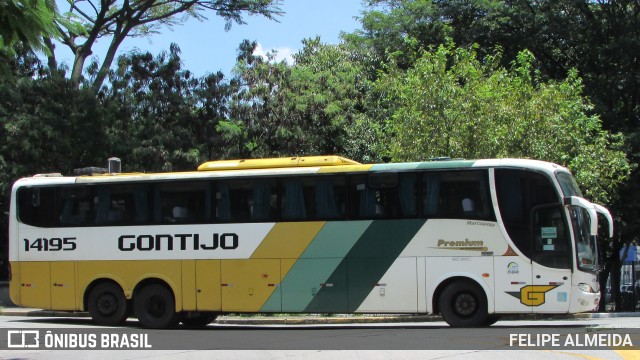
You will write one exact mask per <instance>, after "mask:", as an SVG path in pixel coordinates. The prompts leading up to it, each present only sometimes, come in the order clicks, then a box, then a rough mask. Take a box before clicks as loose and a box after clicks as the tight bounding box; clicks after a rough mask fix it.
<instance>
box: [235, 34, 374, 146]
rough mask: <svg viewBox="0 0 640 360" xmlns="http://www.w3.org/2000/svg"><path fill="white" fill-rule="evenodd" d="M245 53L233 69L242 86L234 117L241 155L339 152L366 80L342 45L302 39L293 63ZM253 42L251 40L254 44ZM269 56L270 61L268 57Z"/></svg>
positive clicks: (248, 47) (251, 49)
mask: <svg viewBox="0 0 640 360" xmlns="http://www.w3.org/2000/svg"><path fill="white" fill-rule="evenodd" d="M248 45H249V44H245V45H244V46H243V47H242V48H243V49H244V51H245V54H243V55H241V56H240V62H239V64H238V66H237V67H236V72H237V73H238V76H239V81H240V82H241V83H242V84H243V85H244V86H243V87H242V88H241V92H240V94H239V96H238V98H237V100H236V101H235V103H234V111H233V118H234V119H236V120H237V121H239V122H240V123H241V124H243V125H242V128H243V129H244V130H245V132H244V136H243V137H242V138H239V143H241V144H246V146H245V147H244V149H243V150H241V154H242V155H245V156H252V157H264V156H291V155H308V154H333V153H340V152H342V151H343V149H344V147H345V136H346V132H345V129H346V128H347V127H348V126H350V124H351V123H352V122H353V119H354V116H355V115H356V114H357V113H359V110H358V109H359V108H360V107H361V102H362V90H363V88H364V86H365V80H366V79H364V78H363V76H362V75H361V73H362V70H361V68H360V66H359V64H358V63H357V62H355V61H352V59H351V54H350V53H349V52H348V51H346V49H345V48H344V47H341V46H336V45H326V44H322V43H321V42H320V39H318V38H316V39H307V40H305V41H303V45H304V48H303V50H301V51H300V52H299V53H298V54H296V55H295V56H294V58H295V64H294V65H288V64H286V63H284V62H280V63H273V62H269V61H265V60H264V59H261V58H255V57H253V56H250V55H248V54H251V53H252V52H253V47H252V46H248ZM254 46H255V44H254ZM267 60H268V59H267Z"/></svg>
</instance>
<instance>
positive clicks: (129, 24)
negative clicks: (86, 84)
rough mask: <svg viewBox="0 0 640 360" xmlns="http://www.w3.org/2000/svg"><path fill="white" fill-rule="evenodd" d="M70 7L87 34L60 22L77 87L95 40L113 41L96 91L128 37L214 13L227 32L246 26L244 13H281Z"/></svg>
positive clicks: (257, 3) (112, 2)
mask: <svg viewBox="0 0 640 360" xmlns="http://www.w3.org/2000/svg"><path fill="white" fill-rule="evenodd" d="M69 5H70V13H72V14H74V15H76V16H77V17H78V18H79V19H81V23H82V25H83V29H85V31H86V33H79V32H78V28H74V27H71V28H65V27H64V26H63V24H60V23H58V25H59V29H60V32H61V33H62V42H63V44H64V45H66V46H68V47H69V49H71V51H72V52H73V54H74V56H75V59H74V62H73V66H72V70H71V81H72V82H73V83H74V84H76V85H79V84H80V81H81V78H82V71H83V70H84V66H85V62H86V60H87V58H88V57H89V56H90V55H91V54H92V49H93V46H94V45H95V43H96V41H98V40H100V39H102V38H105V37H107V38H110V40H109V41H110V42H109V48H108V50H107V53H106V55H105V58H104V59H103V60H102V63H101V64H100V66H99V68H98V71H97V73H96V75H95V77H94V78H93V82H92V86H93V88H94V90H95V91H98V90H99V88H100V87H101V86H102V83H103V82H104V79H105V78H106V76H107V74H108V71H109V68H110V67H111V64H112V63H113V61H114V59H115V57H116V52H117V50H118V48H119V47H120V44H122V42H123V41H124V40H125V39H126V38H127V37H138V36H147V35H149V34H152V33H155V32H158V31H159V29H160V28H162V27H171V26H174V25H178V24H181V23H183V22H184V21H186V20H187V19H188V18H191V17H193V18H196V19H198V20H206V15H207V12H215V14H216V15H217V16H221V17H222V18H223V19H225V20H226V26H225V28H226V29H229V28H230V27H231V24H232V23H234V22H235V23H237V24H243V23H244V20H243V18H242V14H243V13H247V14H249V15H263V16H265V17H267V18H269V19H275V17H276V16H279V15H281V14H282V12H281V10H280V8H279V7H278V5H279V1H278V0H188V1H178V0H136V1H129V0H123V1H119V0H106V1H99V2H98V1H95V0H86V1H82V0H69ZM52 53H53V49H52ZM51 63H55V61H51Z"/></svg>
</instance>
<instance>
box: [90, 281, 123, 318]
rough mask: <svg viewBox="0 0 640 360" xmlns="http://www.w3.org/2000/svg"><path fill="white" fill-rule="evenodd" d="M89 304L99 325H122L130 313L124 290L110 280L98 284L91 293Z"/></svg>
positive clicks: (92, 316)
mask: <svg viewBox="0 0 640 360" xmlns="http://www.w3.org/2000/svg"><path fill="white" fill-rule="evenodd" d="M87 305H88V306H87V307H88V308H89V314H90V315H91V318H93V321H94V322H95V323H96V324H98V325H106V326H116V325H120V324H122V323H124V322H125V320H127V315H128V314H129V311H128V309H127V299H125V297H124V292H123V291H122V289H121V288H120V287H119V286H118V285H116V284H113V283H110V282H104V283H101V284H98V285H96V286H95V287H94V288H93V289H92V290H91V293H90V294H89V299H88V303H87Z"/></svg>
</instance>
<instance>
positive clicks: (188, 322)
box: [181, 312, 218, 328]
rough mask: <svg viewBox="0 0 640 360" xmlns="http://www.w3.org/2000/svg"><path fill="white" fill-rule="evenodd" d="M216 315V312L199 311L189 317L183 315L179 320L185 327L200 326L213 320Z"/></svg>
mask: <svg viewBox="0 0 640 360" xmlns="http://www.w3.org/2000/svg"><path fill="white" fill-rule="evenodd" d="M217 316H218V314H216V313H214V312H201V313H199V314H198V315H196V316H191V317H186V316H185V317H183V318H182V320H181V322H182V324H183V325H184V326H186V327H190V328H202V327H205V326H207V325H209V324H211V322H212V321H213V320H215V318H216V317H217Z"/></svg>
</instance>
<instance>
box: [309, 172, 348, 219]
mask: <svg viewBox="0 0 640 360" xmlns="http://www.w3.org/2000/svg"><path fill="white" fill-rule="evenodd" d="M314 185H315V191H314V198H315V211H316V214H315V218H316V219H318V220H324V219H336V218H340V217H343V216H344V215H345V207H346V204H345V190H346V189H345V182H344V177H343V176H331V177H323V178H318V179H316V180H315V184H314Z"/></svg>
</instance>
